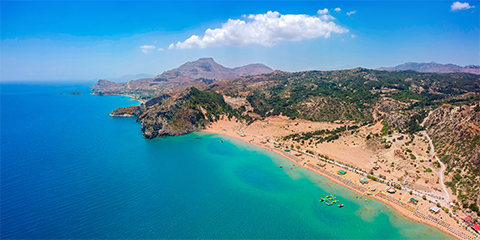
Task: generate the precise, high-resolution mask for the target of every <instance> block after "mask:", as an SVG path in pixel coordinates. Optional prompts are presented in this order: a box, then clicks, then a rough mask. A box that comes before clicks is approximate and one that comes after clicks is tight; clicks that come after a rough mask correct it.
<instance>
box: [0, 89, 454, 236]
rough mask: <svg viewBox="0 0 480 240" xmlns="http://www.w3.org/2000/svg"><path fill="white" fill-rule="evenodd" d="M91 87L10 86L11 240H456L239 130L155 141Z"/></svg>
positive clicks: (119, 103) (6, 95)
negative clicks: (327, 199) (333, 199)
mask: <svg viewBox="0 0 480 240" xmlns="http://www.w3.org/2000/svg"><path fill="white" fill-rule="evenodd" d="M91 85H93V83H79V84H73V83H70V84H69V83H45V84H40V83H36V84H1V85H0V87H1V238H2V239H42V238H48V239H66V238H77V239H93V238H97V239H98V238H100V239H106V238H114V239H133V238H136V239H151V238H169V239H181V238H183V239H185V238H188V239H199V238H203V239H205V238H209V239H218V238H235V239H239V238H242V239H243V238H250V239H252V238H254V239H258V238H269V239H280V238H289V239H347V238H348V239H451V238H450V237H449V236H447V235H445V234H443V233H441V232H440V231H438V230H436V229H434V228H431V227H428V226H425V225H421V224H417V223H415V222H412V221H410V220H408V219H406V218H404V217H403V216H401V215H400V214H398V213H396V212H394V211H393V210H391V208H390V207H388V206H386V205H384V204H382V203H379V202H376V201H373V200H370V201H368V202H367V203H365V202H364V201H363V199H362V200H360V199H356V198H355V194H354V193H353V192H351V191H349V190H347V189H344V188H342V187H340V186H338V185H336V184H335V183H333V182H331V181H329V180H327V179H325V178H323V177H321V176H318V175H315V174H313V173H311V172H309V171H308V170H305V169H302V168H297V169H293V170H291V169H290V168H288V167H286V168H283V169H281V168H279V167H278V166H279V165H285V166H289V165H291V164H292V163H291V162H290V161H288V160H286V159H284V158H282V157H279V156H277V155H274V154H272V153H271V152H269V151H266V150H263V149H260V148H257V147H255V146H252V145H249V144H246V143H243V142H241V141H238V140H235V139H231V138H228V137H225V136H222V135H212V134H205V133H193V134H188V135H185V136H180V137H167V138H159V139H154V140H148V139H144V138H143V137H142V134H141V131H140V127H141V126H140V124H138V123H136V122H135V119H134V118H112V117H109V116H108V114H109V113H110V112H111V111H112V110H113V109H114V108H117V107H124V106H130V105H137V104H138V103H137V102H134V101H129V99H128V98H126V97H121V96H93V95H90V94H89V93H90V91H89V90H88V88H89V87H90V86H91ZM73 91H78V92H81V93H83V95H69V93H70V92H73ZM59 93H67V94H66V95H59ZM198 138H200V139H198ZM222 139H223V140H225V142H224V143H220V142H219V141H220V140H222ZM327 194H334V195H335V196H337V198H338V199H340V201H341V203H343V204H345V207H344V208H341V209H339V208H337V207H333V206H332V207H328V206H326V205H325V204H323V203H319V202H318V200H319V199H320V198H321V197H324V196H325V195H327Z"/></svg>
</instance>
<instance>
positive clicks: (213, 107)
mask: <svg viewBox="0 0 480 240" xmlns="http://www.w3.org/2000/svg"><path fill="white" fill-rule="evenodd" d="M223 115H226V116H229V117H233V116H235V115H236V112H235V111H234V110H233V108H232V107H231V106H230V105H228V104H227V103H225V101H224V100H223V96H222V95H220V94H218V93H216V92H215V91H212V90H207V91H200V90H198V89H196V88H194V87H192V88H189V89H186V90H185V91H183V92H182V93H180V94H179V95H178V96H176V97H164V98H161V99H159V100H158V102H157V103H155V104H153V105H152V106H150V107H148V108H147V109H146V110H145V111H144V112H143V113H142V114H141V115H140V116H139V117H138V119H137V121H138V122H140V123H141V124H142V133H143V136H144V137H145V138H149V139H151V138H156V137H163V136H178V135H183V134H187V133H191V132H194V131H198V130H201V129H204V128H205V126H207V125H208V124H209V123H210V122H213V121H216V120H217V119H219V118H220V116H223Z"/></svg>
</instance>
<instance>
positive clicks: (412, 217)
mask: <svg viewBox="0 0 480 240" xmlns="http://www.w3.org/2000/svg"><path fill="white" fill-rule="evenodd" d="M201 132H207V133H213V134H219V135H223V136H228V137H232V138H235V139H237V140H240V141H242V142H245V143H249V144H252V145H254V146H257V147H260V148H263V149H265V150H269V151H271V152H273V153H275V154H277V155H279V156H281V157H284V158H286V159H288V160H289V161H291V162H293V163H295V164H297V165H298V166H300V167H302V168H305V169H307V170H309V171H312V172H314V173H316V174H318V175H320V176H322V177H325V178H327V179H328V180H330V181H332V182H334V183H336V184H338V185H340V186H342V187H344V188H347V189H349V190H351V191H353V192H355V193H356V194H359V195H365V192H361V191H359V190H358V189H355V188H353V187H351V186H348V185H347V184H345V183H343V182H342V181H340V180H338V179H336V178H333V177H331V176H329V175H327V174H325V173H324V172H322V171H319V170H316V169H314V168H313V167H311V166H309V165H311V164H310V163H309V164H299V162H297V161H296V160H295V159H293V158H292V157H291V156H288V155H287V154H285V153H284V152H283V151H280V150H277V149H275V148H273V149H272V148H269V147H267V146H266V144H260V143H257V142H255V141H252V140H253V139H252V140H250V141H247V138H244V137H240V136H239V135H237V134H227V133H229V132H220V131H215V130H214V129H212V128H207V129H205V130H202V131H201ZM312 166H314V165H312ZM326 166H329V167H330V166H332V168H333V169H338V168H339V167H337V166H335V165H333V164H330V163H326ZM317 168H318V167H317ZM325 170H326V167H325ZM353 174H355V175H358V174H356V173H353ZM358 177H361V176H360V175H358ZM377 194H378V193H376V194H372V195H369V196H368V197H369V198H371V199H374V200H376V201H379V202H381V203H383V204H386V205H388V206H389V207H391V208H392V209H393V210H394V211H396V212H397V213H400V214H401V215H402V216H404V217H406V218H408V219H409V220H412V221H415V222H417V223H420V224H424V225H427V226H430V227H434V228H436V229H438V230H439V231H441V232H443V233H445V234H447V235H450V236H452V237H454V238H456V239H465V238H461V237H460V236H458V235H455V234H454V233H452V232H451V231H448V230H447V229H446V227H442V226H440V225H439V224H438V223H434V222H431V221H429V220H427V219H421V218H419V217H418V216H415V214H414V212H413V211H409V210H407V209H406V208H402V207H401V206H399V205H397V204H394V203H392V202H389V201H387V200H386V199H383V198H381V197H379V196H377ZM404 194H405V196H408V195H407V192H404ZM387 196H388V195H387ZM365 197H367V196H366V195H365ZM417 209H418V207H417ZM472 239H473V238H472Z"/></svg>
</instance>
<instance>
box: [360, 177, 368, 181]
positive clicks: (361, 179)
mask: <svg viewBox="0 0 480 240" xmlns="http://www.w3.org/2000/svg"><path fill="white" fill-rule="evenodd" d="M360 181H362V182H368V179H366V178H364V177H362V178H360Z"/></svg>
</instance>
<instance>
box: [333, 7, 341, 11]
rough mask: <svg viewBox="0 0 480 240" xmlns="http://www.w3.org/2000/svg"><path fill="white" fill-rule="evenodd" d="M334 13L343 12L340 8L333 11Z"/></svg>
mask: <svg viewBox="0 0 480 240" xmlns="http://www.w3.org/2000/svg"><path fill="white" fill-rule="evenodd" d="M333 11H335V12H340V11H342V9H340V8H335V10H333Z"/></svg>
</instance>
